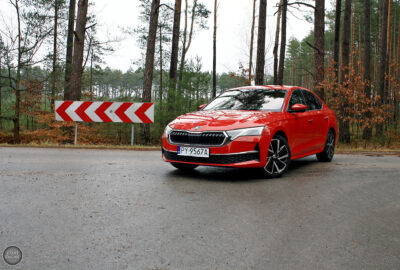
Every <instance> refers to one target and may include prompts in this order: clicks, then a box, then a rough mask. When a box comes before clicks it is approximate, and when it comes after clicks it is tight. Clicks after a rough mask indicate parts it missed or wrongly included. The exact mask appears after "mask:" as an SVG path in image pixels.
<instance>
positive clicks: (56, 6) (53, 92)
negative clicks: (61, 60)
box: [50, 0, 59, 112]
mask: <svg viewBox="0 0 400 270" xmlns="http://www.w3.org/2000/svg"><path fill="white" fill-rule="evenodd" d="M58 9H59V1H58V0H55V1H54V34H53V72H52V74H51V105H50V110H51V112H54V98H55V95H56V79H57V38H58Z"/></svg>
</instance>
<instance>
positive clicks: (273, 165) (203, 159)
mask: <svg viewBox="0 0 400 270" xmlns="http://www.w3.org/2000/svg"><path fill="white" fill-rule="evenodd" d="M337 137H338V136H337V119H336V116H335V114H334V112H333V111H332V110H331V109H329V108H328V106H326V104H325V103H324V102H323V101H322V100H321V99H320V98H319V97H317V96H316V95H315V94H314V93H313V92H312V91H311V90H308V89H305V88H303V87H295V86H275V85H269V86H249V87H240V88H234V89H230V90H227V91H226V92H224V93H223V94H221V95H220V96H218V97H217V98H215V99H214V100H213V101H211V102H210V103H209V104H205V105H202V106H200V111H198V112H193V113H187V114H184V115H182V116H179V117H178V118H176V119H175V120H174V121H172V122H171V123H170V124H168V126H167V127H166V128H165V132H164V134H163V136H162V156H163V159H164V160H165V161H167V162H170V163H171V164H172V165H173V166H174V167H176V168H178V169H182V170H190V169H194V168H196V167H197V166H199V165H205V166H223V167H236V168H262V169H263V172H264V174H265V176H266V177H279V176H281V175H282V174H284V173H285V172H286V171H287V169H288V168H289V165H290V162H291V160H294V159H298V158H302V157H305V156H309V155H313V154H316V155H317V158H318V160H319V161H331V160H332V158H333V155H334V152H335V144H336V141H337Z"/></svg>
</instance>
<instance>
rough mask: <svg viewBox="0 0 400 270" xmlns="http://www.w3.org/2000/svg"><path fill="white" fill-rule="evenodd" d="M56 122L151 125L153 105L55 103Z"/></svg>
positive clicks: (85, 102)
mask: <svg viewBox="0 0 400 270" xmlns="http://www.w3.org/2000/svg"><path fill="white" fill-rule="evenodd" d="M55 111H56V120H57V121H73V122H119V123H153V122H154V103H128V102H99V101H95V102H93V101H56V102H55Z"/></svg>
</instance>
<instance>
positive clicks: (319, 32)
mask: <svg viewBox="0 0 400 270" xmlns="http://www.w3.org/2000/svg"><path fill="white" fill-rule="evenodd" d="M314 45H315V47H316V50H315V52H314V53H315V56H314V57H315V91H316V92H317V94H318V95H319V97H320V98H322V99H324V89H323V88H322V86H321V83H322V82H323V80H324V73H325V0H316V1H315V12H314Z"/></svg>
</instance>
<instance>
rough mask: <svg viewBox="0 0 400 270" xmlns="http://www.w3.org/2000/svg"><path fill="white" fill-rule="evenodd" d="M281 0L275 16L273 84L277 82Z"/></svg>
mask: <svg viewBox="0 0 400 270" xmlns="http://www.w3.org/2000/svg"><path fill="white" fill-rule="evenodd" d="M282 5H283V0H281V1H280V2H279V8H278V15H277V16H276V30H275V44H274V51H273V54H274V84H275V85H276V84H278V61H279V58H278V48H279V34H280V31H281V16H282Z"/></svg>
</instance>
